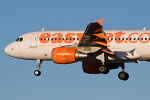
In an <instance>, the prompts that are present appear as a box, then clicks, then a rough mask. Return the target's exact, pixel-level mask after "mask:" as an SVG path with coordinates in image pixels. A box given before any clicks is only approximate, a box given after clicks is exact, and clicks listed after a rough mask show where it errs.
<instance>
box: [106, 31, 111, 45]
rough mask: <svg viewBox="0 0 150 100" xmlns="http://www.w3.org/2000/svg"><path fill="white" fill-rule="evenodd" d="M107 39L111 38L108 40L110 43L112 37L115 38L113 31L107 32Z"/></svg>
mask: <svg viewBox="0 0 150 100" xmlns="http://www.w3.org/2000/svg"><path fill="white" fill-rule="evenodd" d="M106 36H107V39H108V38H109V40H107V43H110V42H111V41H112V40H111V39H110V38H113V34H112V33H106Z"/></svg>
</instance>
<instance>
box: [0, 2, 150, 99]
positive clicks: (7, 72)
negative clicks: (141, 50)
mask: <svg viewBox="0 0 150 100" xmlns="http://www.w3.org/2000/svg"><path fill="white" fill-rule="evenodd" d="M149 4H150V1H149V0H132V1H131V0H124V1H122V0H103V1H100V0H89V1H87V0H78V1H77V0H1V1H0V34H1V39H0V43H1V46H0V54H1V56H0V60H1V61H0V62H1V67H0V99H2V100H10V99H12V100H27V99H28V100H31V99H33V100H35V99H36V100H41V99H42V100H46V99H51V100H85V99H86V100H97V99H99V100H100V99H101V100H102V99H105V100H110V99H111V100H119V99H122V100H135V99H136V100H141V99H146V100H148V99H150V97H149V93H150V86H149V83H150V64H149V62H141V63H140V64H135V63H128V64H125V65H126V69H125V70H126V72H128V73H129V75H130V78H129V80H128V81H125V82H124V81H121V80H119V79H118V73H119V72H120V71H121V68H119V69H115V70H111V71H110V73H109V74H108V75H103V74H99V75H89V74H85V73H84V72H83V71H82V67H81V64H82V63H81V62H78V63H74V64H68V65H59V64H54V63H53V62H52V61H44V62H43V64H42V68H41V71H42V75H41V76H40V77H36V76H34V74H33V72H34V70H36V69H37V67H36V61H29V60H21V59H16V58H12V57H9V56H7V55H6V54H5V53H4V48H5V47H6V46H7V45H8V44H9V43H11V42H13V41H14V40H15V39H17V37H19V36H20V35H22V34H25V33H28V32H33V31H40V30H41V29H42V28H43V27H44V28H45V30H84V29H85V28H86V26H87V24H89V23H90V22H92V21H97V20H99V19H101V18H103V17H105V20H104V21H103V28H104V30H112V29H116V30H142V29H143V28H144V27H147V28H146V30H150V25H149V24H150V13H149V10H150V8H149Z"/></svg>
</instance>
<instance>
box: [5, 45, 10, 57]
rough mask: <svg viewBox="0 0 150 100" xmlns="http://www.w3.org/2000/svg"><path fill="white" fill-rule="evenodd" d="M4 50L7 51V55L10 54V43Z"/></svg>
mask: <svg viewBox="0 0 150 100" xmlns="http://www.w3.org/2000/svg"><path fill="white" fill-rule="evenodd" d="M4 51H5V53H6V54H7V55H9V56H10V52H11V48H10V46H9V45H8V46H6V47H5V49H4Z"/></svg>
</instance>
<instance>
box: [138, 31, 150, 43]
mask: <svg viewBox="0 0 150 100" xmlns="http://www.w3.org/2000/svg"><path fill="white" fill-rule="evenodd" d="M144 34H148V35H149V37H148V39H147V41H143V40H142V39H141V37H142V35H144ZM149 38H150V33H142V34H141V35H140V36H139V41H140V42H141V43H147V42H148V41H149Z"/></svg>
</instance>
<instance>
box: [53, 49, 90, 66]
mask: <svg viewBox="0 0 150 100" xmlns="http://www.w3.org/2000/svg"><path fill="white" fill-rule="evenodd" d="M86 58H88V54H86V53H82V52H79V51H78V48H70V47H57V48H54V49H53V51H52V59H53V62H54V63H57V64H69V63H74V62H77V61H79V60H82V59H86Z"/></svg>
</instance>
